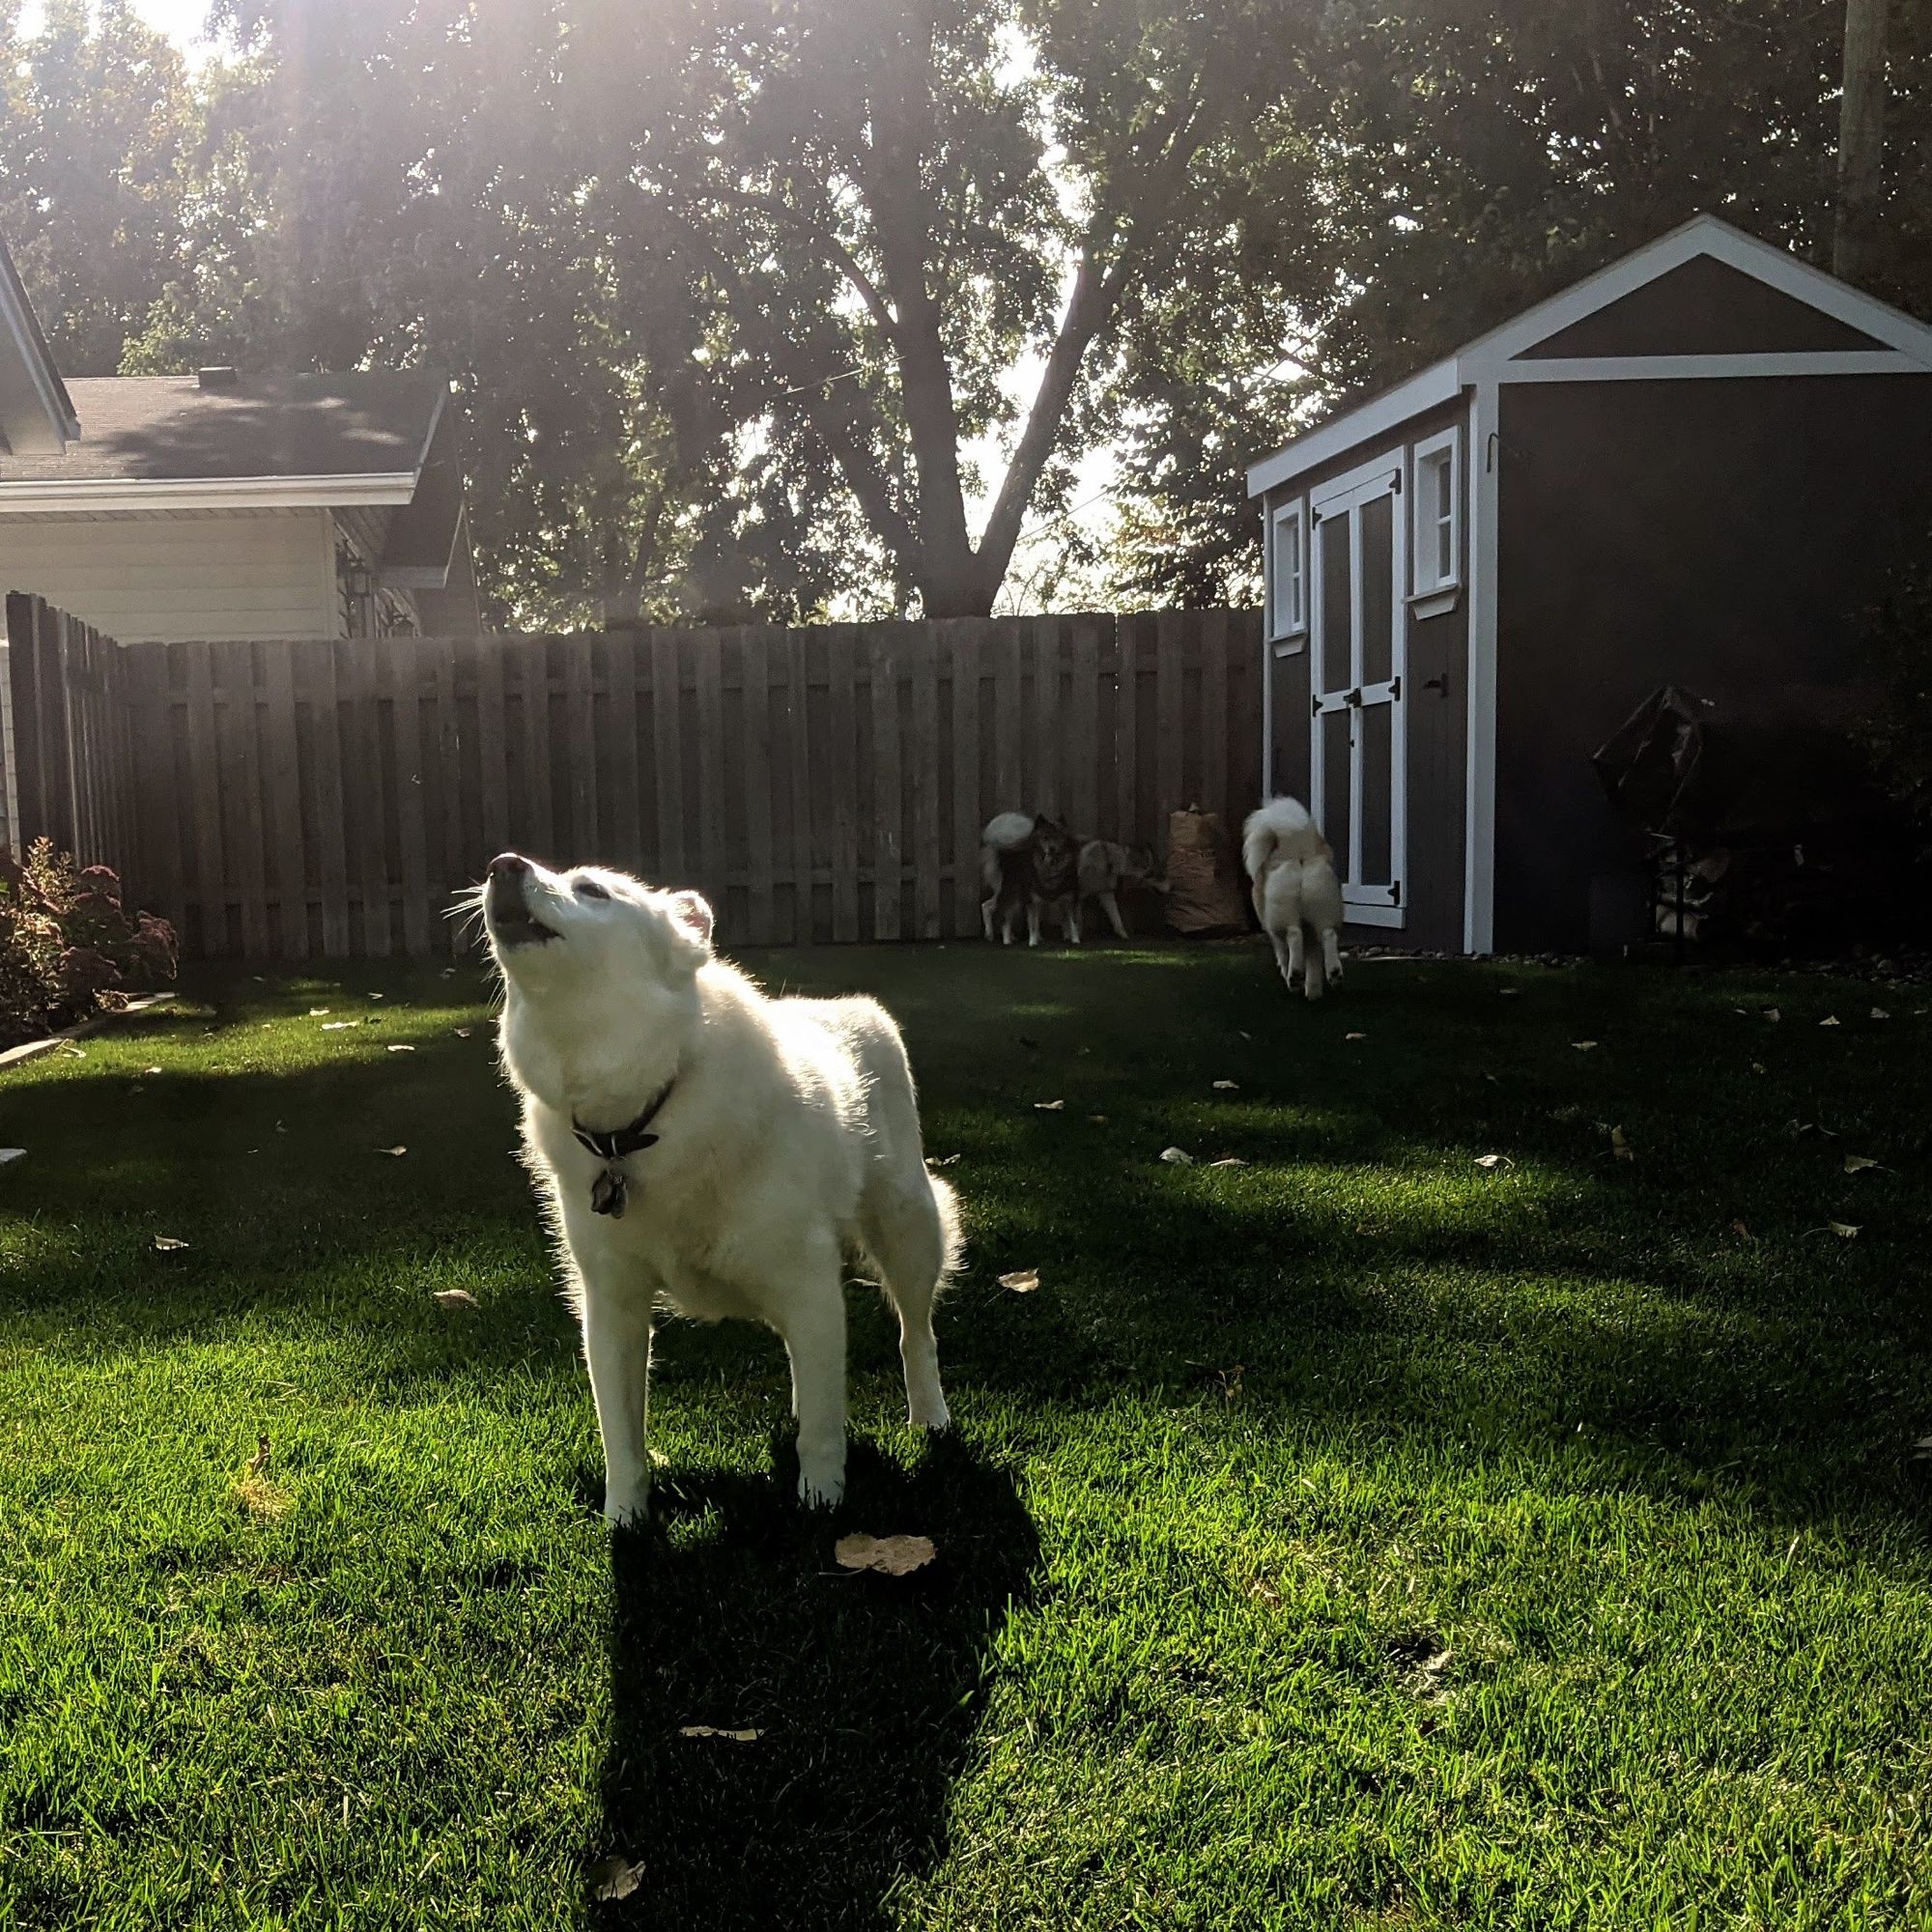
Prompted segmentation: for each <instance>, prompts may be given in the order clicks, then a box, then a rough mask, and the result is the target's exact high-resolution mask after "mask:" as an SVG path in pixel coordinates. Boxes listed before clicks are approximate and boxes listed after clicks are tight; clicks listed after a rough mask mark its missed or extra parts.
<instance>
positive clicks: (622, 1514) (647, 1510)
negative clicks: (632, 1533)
mask: <svg viewBox="0 0 1932 1932" xmlns="http://www.w3.org/2000/svg"><path fill="white" fill-rule="evenodd" d="M650 1515H651V1505H650V1496H649V1494H648V1493H643V1494H639V1495H636V1496H606V1497H605V1498H604V1520H605V1521H606V1522H608V1523H609V1524H610V1525H611V1528H612V1529H641V1528H642V1527H643V1526H644V1524H645V1523H646V1522H648V1521H649V1520H650Z"/></svg>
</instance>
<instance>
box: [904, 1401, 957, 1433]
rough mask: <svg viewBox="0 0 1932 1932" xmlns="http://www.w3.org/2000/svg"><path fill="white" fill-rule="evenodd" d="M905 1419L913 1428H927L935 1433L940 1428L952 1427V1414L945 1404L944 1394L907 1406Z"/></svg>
mask: <svg viewBox="0 0 1932 1932" xmlns="http://www.w3.org/2000/svg"><path fill="white" fill-rule="evenodd" d="M906 1421H907V1422H908V1423H910V1424H911V1425H912V1427H913V1428H915V1429H928V1430H930V1431H931V1432H932V1433H933V1435H938V1434H939V1432H940V1431H941V1430H942V1429H951V1428H952V1414H951V1412H950V1411H949V1410H948V1408H947V1406H946V1399H945V1397H944V1396H941V1397H940V1398H939V1399H938V1400H937V1401H934V1402H929V1403H920V1404H918V1405H916V1406H908V1407H907V1409H906Z"/></svg>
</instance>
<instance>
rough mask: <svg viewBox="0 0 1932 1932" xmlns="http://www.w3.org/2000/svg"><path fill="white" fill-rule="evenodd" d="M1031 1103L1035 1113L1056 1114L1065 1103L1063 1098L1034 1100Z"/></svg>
mask: <svg viewBox="0 0 1932 1932" xmlns="http://www.w3.org/2000/svg"><path fill="white" fill-rule="evenodd" d="M1033 1104H1034V1111H1035V1112H1036V1113H1039V1114H1057V1113H1059V1112H1060V1111H1061V1110H1062V1109H1063V1108H1064V1107H1065V1105H1066V1102H1065V1100H1036V1101H1035V1102H1034V1103H1033Z"/></svg>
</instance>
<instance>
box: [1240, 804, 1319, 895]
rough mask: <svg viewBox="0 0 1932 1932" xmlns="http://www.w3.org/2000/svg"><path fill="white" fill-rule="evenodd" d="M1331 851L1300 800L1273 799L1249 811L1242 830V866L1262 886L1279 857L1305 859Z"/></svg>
mask: <svg viewBox="0 0 1932 1932" xmlns="http://www.w3.org/2000/svg"><path fill="white" fill-rule="evenodd" d="M1327 849H1328V847H1327V842H1326V840H1324V839H1323V838H1322V837H1321V833H1320V832H1319V831H1318V830H1317V829H1316V824H1315V821H1314V819H1312V818H1311V817H1309V815H1308V808H1307V807H1306V806H1305V805H1303V804H1302V803H1301V801H1300V800H1299V799H1296V798H1271V799H1269V800H1268V802H1267V803H1266V804H1265V805H1264V806H1262V807H1261V808H1260V809H1259V810H1255V811H1251V812H1249V813H1248V817H1247V823H1246V824H1244V825H1243V826H1242V827H1241V866H1242V868H1243V869H1244V870H1245V871H1246V873H1247V875H1248V877H1249V878H1251V879H1253V880H1255V881H1257V882H1258V883H1259V881H1260V880H1261V878H1262V876H1263V875H1264V873H1265V872H1266V870H1267V868H1268V867H1270V866H1271V865H1273V864H1274V862H1275V861H1276V859H1278V858H1282V859H1285V858H1293V859H1305V858H1308V857H1311V856H1313V855H1314V854H1315V853H1316V852H1318V851H1319V852H1321V853H1326V851H1327Z"/></svg>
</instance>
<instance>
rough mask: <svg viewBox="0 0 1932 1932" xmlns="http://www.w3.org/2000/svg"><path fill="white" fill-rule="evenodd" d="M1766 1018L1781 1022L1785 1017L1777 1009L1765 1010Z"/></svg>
mask: <svg viewBox="0 0 1932 1932" xmlns="http://www.w3.org/2000/svg"><path fill="white" fill-rule="evenodd" d="M1764 1016H1765V1018H1766V1019H1768V1020H1781V1019H1782V1018H1783V1017H1784V1015H1783V1014H1782V1013H1781V1012H1779V1011H1778V1010H1777V1009H1776V1007H1767V1008H1765V1009H1764Z"/></svg>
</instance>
